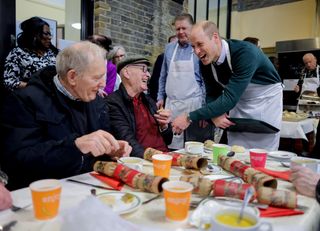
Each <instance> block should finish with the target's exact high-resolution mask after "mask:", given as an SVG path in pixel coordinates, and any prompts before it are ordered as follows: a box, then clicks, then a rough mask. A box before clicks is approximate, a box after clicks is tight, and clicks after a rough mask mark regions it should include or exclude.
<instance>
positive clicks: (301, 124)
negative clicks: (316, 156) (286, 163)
mask: <svg viewBox="0 0 320 231" xmlns="http://www.w3.org/2000/svg"><path fill="white" fill-rule="evenodd" d="M317 124H318V119H305V120H301V121H298V122H289V121H282V124H281V130H280V147H279V149H282V150H287V151H291V152H295V153H298V154H303V155H308V154H309V153H311V152H312V150H313V147H314V144H315V132H316V128H317Z"/></svg>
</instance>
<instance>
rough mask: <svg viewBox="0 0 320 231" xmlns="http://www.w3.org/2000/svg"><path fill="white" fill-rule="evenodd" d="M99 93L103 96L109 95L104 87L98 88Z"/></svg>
mask: <svg viewBox="0 0 320 231" xmlns="http://www.w3.org/2000/svg"><path fill="white" fill-rule="evenodd" d="M98 95H99V96H100V97H102V98H104V97H106V96H108V94H107V92H105V91H104V90H103V89H99V90H98Z"/></svg>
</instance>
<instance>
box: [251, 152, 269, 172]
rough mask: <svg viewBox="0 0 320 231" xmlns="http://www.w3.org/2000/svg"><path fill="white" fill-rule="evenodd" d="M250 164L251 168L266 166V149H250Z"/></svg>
mask: <svg viewBox="0 0 320 231" xmlns="http://www.w3.org/2000/svg"><path fill="white" fill-rule="evenodd" d="M249 152H250V163H251V167H253V168H256V167H262V168H264V167H265V166H266V160H267V151H266V150H264V149H250V150H249Z"/></svg>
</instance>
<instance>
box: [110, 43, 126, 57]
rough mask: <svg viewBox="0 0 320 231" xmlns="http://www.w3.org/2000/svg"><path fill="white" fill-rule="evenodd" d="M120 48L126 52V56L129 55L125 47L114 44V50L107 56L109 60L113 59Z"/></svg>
mask: <svg viewBox="0 0 320 231" xmlns="http://www.w3.org/2000/svg"><path fill="white" fill-rule="evenodd" d="M118 50H123V52H124V54H125V55H124V57H125V58H126V57H127V53H126V50H125V49H124V47H123V46H121V45H118V46H114V47H113V48H112V50H111V51H110V52H109V53H108V56H107V58H108V60H111V59H113V58H114V56H115V55H116V54H117V52H118Z"/></svg>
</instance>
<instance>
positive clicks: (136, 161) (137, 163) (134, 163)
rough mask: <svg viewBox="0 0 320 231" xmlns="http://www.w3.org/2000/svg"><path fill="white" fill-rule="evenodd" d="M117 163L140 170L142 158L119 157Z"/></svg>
mask: <svg viewBox="0 0 320 231" xmlns="http://www.w3.org/2000/svg"><path fill="white" fill-rule="evenodd" d="M118 163H120V164H124V165H125V166H127V167H129V168H132V169H135V170H137V171H142V167H143V159H141V158H138V157H121V158H120V159H119V160H118Z"/></svg>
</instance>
